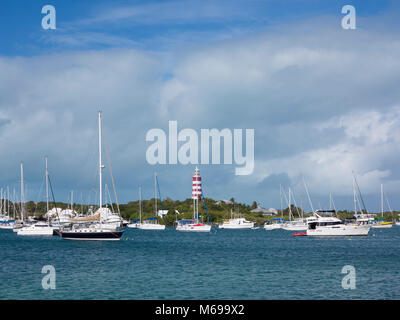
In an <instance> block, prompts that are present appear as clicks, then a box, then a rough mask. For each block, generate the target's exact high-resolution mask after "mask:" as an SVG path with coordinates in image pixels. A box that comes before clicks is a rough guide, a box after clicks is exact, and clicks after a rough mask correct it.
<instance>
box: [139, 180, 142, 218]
mask: <svg viewBox="0 0 400 320" xmlns="http://www.w3.org/2000/svg"><path fill="white" fill-rule="evenodd" d="M139 221H140V223H142V188H141V187H139Z"/></svg>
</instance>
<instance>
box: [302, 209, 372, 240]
mask: <svg viewBox="0 0 400 320" xmlns="http://www.w3.org/2000/svg"><path fill="white" fill-rule="evenodd" d="M326 212H329V213H331V212H332V210H317V211H315V212H314V215H315V217H316V219H315V220H314V221H309V222H308V228H307V236H367V235H368V232H369V230H370V228H371V226H370V225H369V224H366V225H358V224H345V223H344V222H343V221H342V220H340V219H339V218H336V217H332V216H330V217H323V216H321V215H320V214H322V213H326Z"/></svg>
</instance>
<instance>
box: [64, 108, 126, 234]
mask: <svg viewBox="0 0 400 320" xmlns="http://www.w3.org/2000/svg"><path fill="white" fill-rule="evenodd" d="M98 122H99V210H100V212H98V213H97V214H96V215H95V216H94V217H93V216H92V217H88V218H87V224H86V225H85V224H83V225H82V224H81V223H78V224H73V225H72V228H71V229H64V228H62V229H61V230H60V235H61V237H62V238H63V239H66V240H95V241H118V240H120V239H121V237H122V234H123V233H124V230H123V229H119V228H110V227H108V226H106V225H104V223H103V220H102V214H101V209H102V208H103V172H102V171H103V169H104V165H103V160H102V117H101V112H99V115H98ZM71 220H72V219H71ZM80 222H83V221H80Z"/></svg>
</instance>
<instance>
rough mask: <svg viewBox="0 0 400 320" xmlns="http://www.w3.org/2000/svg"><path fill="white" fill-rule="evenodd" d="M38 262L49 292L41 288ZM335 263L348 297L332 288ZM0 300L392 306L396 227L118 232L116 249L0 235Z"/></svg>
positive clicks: (336, 284)
mask: <svg viewBox="0 0 400 320" xmlns="http://www.w3.org/2000/svg"><path fill="white" fill-rule="evenodd" d="M45 265H53V266H54V267H55V270H56V289H55V290H44V289H42V286H41V282H42V278H43V276H44V274H42V273H41V270H42V267H43V266H45ZM345 265H352V266H354V267H355V269H356V289H355V290H344V289H343V288H342V285H341V283H342V279H343V277H344V276H345V274H342V273H341V270H342V268H343V266H345ZM0 299H400V227H398V226H394V227H393V228H391V229H387V230H377V229H376V230H371V232H370V234H369V236H368V237H365V238H349V237H345V238H329V239H318V238H308V237H293V236H291V232H288V231H284V230H274V231H265V230H263V229H259V230H217V229H213V230H212V232H211V233H209V234H208V233H204V234H202V233H178V232H176V231H175V230H174V229H172V228H171V229H167V230H165V231H143V230H136V229H127V231H126V232H125V234H124V235H123V240H121V241H120V242H90V241H89V242H81V241H68V240H62V239H60V238H58V237H52V238H33V237H29V238H26V237H20V236H17V235H16V234H15V233H13V232H11V231H8V230H0Z"/></svg>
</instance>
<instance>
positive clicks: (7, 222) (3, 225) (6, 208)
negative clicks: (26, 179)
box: [0, 187, 15, 230]
mask: <svg viewBox="0 0 400 320" xmlns="http://www.w3.org/2000/svg"><path fill="white" fill-rule="evenodd" d="M9 214H10V189H9V188H8V187H7V200H6V194H5V192H4V194H3V189H1V192H0V229H7V230H12V229H13V228H14V225H15V219H13V218H11V217H10V215H9Z"/></svg>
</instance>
